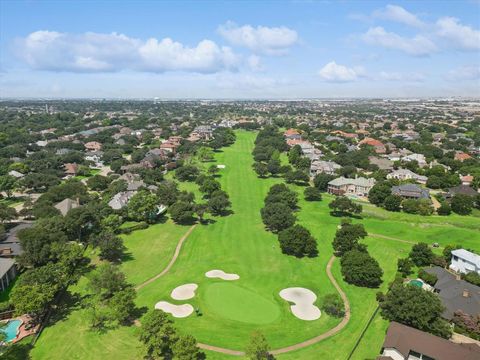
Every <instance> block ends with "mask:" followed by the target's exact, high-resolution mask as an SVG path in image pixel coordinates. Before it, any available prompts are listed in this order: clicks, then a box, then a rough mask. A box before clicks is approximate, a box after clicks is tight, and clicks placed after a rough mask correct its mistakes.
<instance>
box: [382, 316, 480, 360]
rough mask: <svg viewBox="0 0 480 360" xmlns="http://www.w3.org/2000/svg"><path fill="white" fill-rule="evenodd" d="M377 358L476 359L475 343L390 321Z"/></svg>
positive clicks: (479, 352) (479, 349) (479, 350)
mask: <svg viewBox="0 0 480 360" xmlns="http://www.w3.org/2000/svg"><path fill="white" fill-rule="evenodd" d="M381 351H382V354H381V356H379V357H377V360H460V359H461V360H478V359H480V347H479V346H478V345H476V344H456V343H454V342H451V341H449V340H446V339H443V338H441V337H438V336H435V335H432V334H429V333H426V332H423V331H420V330H417V329H415V328H412V327H409V326H406V325H403V324H400V323H397V322H395V321H392V322H391V323H390V326H389V327H388V330H387V334H386V336H385V341H384V342H383V346H382V350H381Z"/></svg>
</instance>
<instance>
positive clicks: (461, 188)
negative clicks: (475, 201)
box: [444, 185, 479, 199]
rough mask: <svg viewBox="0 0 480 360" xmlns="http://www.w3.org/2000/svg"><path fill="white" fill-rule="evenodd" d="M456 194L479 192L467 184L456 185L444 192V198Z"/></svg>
mask: <svg viewBox="0 0 480 360" xmlns="http://www.w3.org/2000/svg"><path fill="white" fill-rule="evenodd" d="M457 194H462V195H468V196H477V195H478V194H479V193H478V192H477V191H476V190H475V189H474V188H472V187H470V186H468V185H458V186H454V187H452V188H450V189H448V191H447V193H445V194H444V196H445V199H451V198H452V197H454V196H455V195H457Z"/></svg>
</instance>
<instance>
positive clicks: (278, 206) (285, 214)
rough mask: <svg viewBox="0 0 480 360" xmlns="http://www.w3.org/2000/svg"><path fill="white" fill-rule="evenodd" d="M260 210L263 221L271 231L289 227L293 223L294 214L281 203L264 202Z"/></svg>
mask: <svg viewBox="0 0 480 360" xmlns="http://www.w3.org/2000/svg"><path fill="white" fill-rule="evenodd" d="M260 212H261V215H262V220H263V223H264V224H265V226H266V227H267V228H268V229H270V231H273V232H278V231H281V230H284V229H286V228H289V227H290V226H292V225H293V224H294V223H295V216H294V215H293V213H292V209H290V208H289V207H288V206H287V205H285V204H283V203H269V204H266V205H265V207H264V208H263V209H262V210H261V211H260Z"/></svg>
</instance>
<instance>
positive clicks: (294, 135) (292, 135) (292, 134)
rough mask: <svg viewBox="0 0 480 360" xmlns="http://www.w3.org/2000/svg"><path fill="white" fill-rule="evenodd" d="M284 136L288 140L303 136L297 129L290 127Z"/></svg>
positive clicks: (298, 138)
mask: <svg viewBox="0 0 480 360" xmlns="http://www.w3.org/2000/svg"><path fill="white" fill-rule="evenodd" d="M283 136H284V137H285V138H286V139H287V140H300V139H301V138H302V135H300V133H299V132H298V131H297V130H295V129H288V130H287V131H285V132H284V133H283Z"/></svg>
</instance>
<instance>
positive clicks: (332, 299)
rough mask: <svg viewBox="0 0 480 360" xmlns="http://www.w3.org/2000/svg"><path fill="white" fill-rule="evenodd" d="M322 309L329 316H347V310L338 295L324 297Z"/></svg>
mask: <svg viewBox="0 0 480 360" xmlns="http://www.w3.org/2000/svg"><path fill="white" fill-rule="evenodd" d="M322 309H323V311H325V312H326V313H327V314H328V315H331V316H334V317H343V316H344V315H345V308H344V306H343V301H342V299H341V297H340V296H339V295H338V294H327V295H325V296H324V297H323V301H322Z"/></svg>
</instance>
